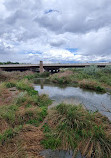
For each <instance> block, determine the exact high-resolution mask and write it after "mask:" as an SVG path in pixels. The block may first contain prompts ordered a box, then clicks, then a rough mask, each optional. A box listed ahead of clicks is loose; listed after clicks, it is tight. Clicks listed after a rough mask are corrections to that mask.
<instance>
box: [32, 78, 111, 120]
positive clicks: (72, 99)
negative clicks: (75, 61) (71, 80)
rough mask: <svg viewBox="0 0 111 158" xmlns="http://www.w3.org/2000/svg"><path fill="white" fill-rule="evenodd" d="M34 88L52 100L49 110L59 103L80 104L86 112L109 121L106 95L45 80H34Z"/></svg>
mask: <svg viewBox="0 0 111 158" xmlns="http://www.w3.org/2000/svg"><path fill="white" fill-rule="evenodd" d="M34 88H35V90H37V91H38V92H39V94H47V95H49V97H50V99H52V100H53V104H52V105H51V106H49V108H51V107H54V106H56V105H58V104H60V103H61V102H64V103H67V104H82V105H84V106H85V107H86V108H87V109H88V110H91V111H99V112H100V113H102V114H103V115H105V116H107V117H108V118H109V119H110V120H111V95H110V94H108V93H104V94H102V93H97V92H94V91H89V90H84V89H82V88H79V87H72V86H65V87H61V86H60V85H57V84H53V83H50V82H49V81H48V80H45V79H38V80H36V84H35V85H34Z"/></svg>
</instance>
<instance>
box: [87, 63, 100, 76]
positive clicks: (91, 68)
mask: <svg viewBox="0 0 111 158" xmlns="http://www.w3.org/2000/svg"><path fill="white" fill-rule="evenodd" d="M98 71H99V68H97V66H96V65H91V66H88V67H85V68H84V73H86V74H88V75H95V74H96V73H97V72H98Z"/></svg>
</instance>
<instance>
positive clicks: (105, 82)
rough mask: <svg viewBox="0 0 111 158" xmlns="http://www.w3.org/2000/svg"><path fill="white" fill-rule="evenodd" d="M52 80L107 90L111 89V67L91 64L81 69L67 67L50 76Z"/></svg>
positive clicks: (102, 90)
mask: <svg viewBox="0 0 111 158" xmlns="http://www.w3.org/2000/svg"><path fill="white" fill-rule="evenodd" d="M50 80H51V81H52V82H54V83H59V84H70V85H78V86H80V87H82V88H86V89H91V90H95V91H99V92H105V91H107V90H108V89H111V67H110V66H106V67H105V68H97V67H96V66H93V65H92V66H90V67H86V68H81V69H67V70H63V71H61V72H60V73H58V74H53V75H52V76H50Z"/></svg>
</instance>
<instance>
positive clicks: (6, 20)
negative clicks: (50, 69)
mask: <svg viewBox="0 0 111 158" xmlns="http://www.w3.org/2000/svg"><path fill="white" fill-rule="evenodd" d="M40 60H43V61H44V62H54V63H55V62H59V63H66V62H67V63H74V62H111V0H96V1H94V0H0V61H1V62H6V61H13V62H15V61H16V62H21V63H38V62H39V61H40Z"/></svg>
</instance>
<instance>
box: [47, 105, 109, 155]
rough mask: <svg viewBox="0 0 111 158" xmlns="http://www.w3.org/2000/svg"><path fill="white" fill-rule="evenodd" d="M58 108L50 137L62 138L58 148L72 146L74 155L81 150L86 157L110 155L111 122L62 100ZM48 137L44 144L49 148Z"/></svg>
mask: <svg viewBox="0 0 111 158" xmlns="http://www.w3.org/2000/svg"><path fill="white" fill-rule="evenodd" d="M56 110H57V112H54V113H53V114H52V115H51V117H50V119H51V120H52V123H51V127H53V128H52V130H53V137H51V139H52V138H54V139H53V140H59V143H58V146H56V148H57V147H59V146H60V147H59V148H62V149H69V150H70V149H72V150H73V151H74V153H75V155H76V153H77V152H78V151H79V150H80V151H81V153H82V155H84V156H85V157H86V158H90V157H94V158H110V156H111V123H110V122H109V120H108V119H107V118H106V117H104V116H102V115H101V114H99V113H97V112H95V113H92V112H89V111H87V110H85V109H84V108H83V107H82V106H80V105H79V106H74V105H66V104H63V103H62V104H60V105H58V106H57V108H56ZM54 115H55V116H54ZM49 122H50V121H49ZM49 125H50V123H49ZM50 134H51V133H50ZM47 136H48V134H47V135H46V140H45V142H44V143H45V145H48V147H50V143H48V139H47ZM50 136H51V135H50ZM50 136H48V138H50ZM51 142H52V141H51ZM55 143H56V141H55Z"/></svg>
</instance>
